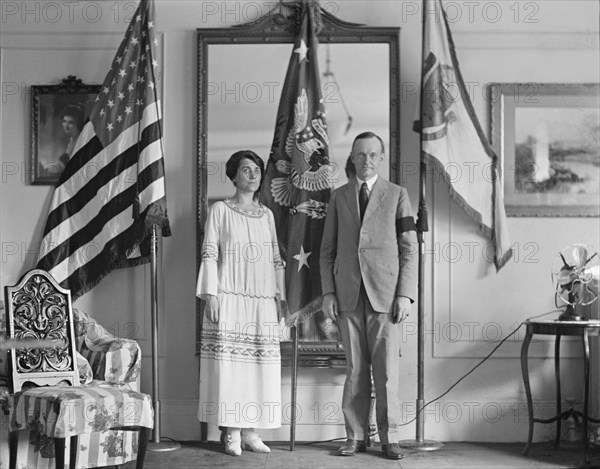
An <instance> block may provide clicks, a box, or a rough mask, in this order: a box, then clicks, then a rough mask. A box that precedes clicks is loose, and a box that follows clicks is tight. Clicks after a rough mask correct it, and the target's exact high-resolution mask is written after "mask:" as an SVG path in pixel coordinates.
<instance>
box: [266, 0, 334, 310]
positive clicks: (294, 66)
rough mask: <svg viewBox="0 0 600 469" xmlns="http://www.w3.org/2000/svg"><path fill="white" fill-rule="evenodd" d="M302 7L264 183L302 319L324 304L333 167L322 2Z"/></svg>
mask: <svg viewBox="0 0 600 469" xmlns="http://www.w3.org/2000/svg"><path fill="white" fill-rule="evenodd" d="M301 8H302V12H301V22H300V29H299V32H298V34H297V37H296V40H295V42H294V49H293V52H292V56H291V58H290V62H289V65H288V69H287V74H286V77H285V82H284V85H283V89H282V94H281V99H280V102H279V108H278V111H277V122H276V126H275V135H274V137H273V144H272V146H271V153H270V157H269V162H268V164H267V169H266V173H265V178H264V181H263V184H262V188H261V201H262V202H263V203H264V204H265V205H266V206H267V207H269V208H270V209H271V210H272V211H273V214H274V215H275V221H276V225H277V237H278V241H279V246H280V249H281V251H282V257H283V258H284V259H285V260H286V289H287V292H286V293H287V300H288V308H289V312H290V313H291V318H293V320H296V319H297V320H299V321H302V320H303V319H304V318H306V317H307V316H309V315H310V314H312V313H315V312H316V311H318V310H319V309H320V308H321V277H320V273H319V251H320V249H321V235H322V233H323V226H324V224H325V215H326V214H327V203H328V202H329V196H330V193H331V188H332V177H331V176H332V172H333V168H332V166H331V163H330V160H329V140H328V138H327V122H326V117H325V107H324V105H323V97H322V92H321V82H320V78H319V65H318V62H317V46H318V39H317V34H316V29H317V26H316V23H317V22H318V20H319V18H320V17H319V4H318V2H302V5H301ZM288 319H289V318H288Z"/></svg>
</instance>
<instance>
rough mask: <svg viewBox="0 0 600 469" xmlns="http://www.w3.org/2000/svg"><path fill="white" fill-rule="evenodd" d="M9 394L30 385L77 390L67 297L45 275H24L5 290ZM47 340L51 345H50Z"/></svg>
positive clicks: (52, 280) (66, 294)
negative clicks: (9, 344)
mask: <svg viewBox="0 0 600 469" xmlns="http://www.w3.org/2000/svg"><path fill="white" fill-rule="evenodd" d="M5 299H6V301H5V308H6V312H7V325H8V337H9V340H10V339H14V340H13V342H17V343H13V346H12V347H11V349H10V355H11V358H10V364H11V369H12V373H11V374H12V385H13V386H12V388H13V392H17V391H19V390H21V388H22V387H23V384H25V383H27V382H31V383H33V384H35V385H38V386H54V385H57V384H58V383H61V382H63V381H64V382H67V383H69V384H70V385H71V386H79V374H78V370H77V359H76V352H75V339H74V337H75V334H74V330H73V310H72V307H71V293H70V291H69V290H66V289H64V288H62V287H61V286H60V285H59V284H58V283H57V282H56V280H54V278H53V277H52V276H51V275H50V274H49V273H48V272H46V271H44V270H39V269H34V270H30V271H29V272H27V273H26V274H25V275H24V276H23V278H21V280H20V281H19V283H18V284H17V285H15V286H7V287H5ZM49 341H50V344H48V342H49Z"/></svg>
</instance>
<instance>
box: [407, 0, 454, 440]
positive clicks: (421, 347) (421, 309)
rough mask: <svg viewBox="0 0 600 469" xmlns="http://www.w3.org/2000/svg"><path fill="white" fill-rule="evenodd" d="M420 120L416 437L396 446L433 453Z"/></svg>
mask: <svg viewBox="0 0 600 469" xmlns="http://www.w3.org/2000/svg"><path fill="white" fill-rule="evenodd" d="M425 5H426V1H425V0H423V2H422V10H423V11H422V31H421V35H422V36H421V37H422V46H421V47H422V51H423V53H422V56H423V57H422V59H421V96H420V100H421V102H420V110H421V116H422V112H423V109H424V106H423V105H424V96H425V93H424V90H423V86H424V83H423V78H424V77H423V74H424V71H423V68H424V67H423V64H424V59H425V57H424V55H425V19H426V14H427V12H426V6H425ZM422 133H423V120H422V117H421V118H420V135H419V158H420V166H419V209H418V211H417V224H416V225H417V243H418V247H419V270H418V277H417V278H418V280H417V301H418V304H417V401H416V432H415V433H416V437H415V439H414V440H402V441H400V442H399V445H400V446H401V447H403V448H409V449H414V450H419V451H435V450H438V449H440V448H442V447H443V446H444V444H443V443H440V442H438V441H433V440H425V439H424V433H425V413H424V410H425V393H424V389H425V236H424V235H423V233H425V232H426V231H429V226H428V222H427V203H426V197H425V196H426V192H427V186H426V175H427V164H426V163H425V160H424V159H423V138H422Z"/></svg>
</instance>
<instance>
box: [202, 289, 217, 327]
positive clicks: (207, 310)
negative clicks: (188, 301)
mask: <svg viewBox="0 0 600 469" xmlns="http://www.w3.org/2000/svg"><path fill="white" fill-rule="evenodd" d="M204 316H206V317H207V318H208V319H209V320H210V321H212V322H214V323H217V322H219V301H218V300H217V297H216V296H215V295H210V296H209V297H208V299H207V300H206V305H204Z"/></svg>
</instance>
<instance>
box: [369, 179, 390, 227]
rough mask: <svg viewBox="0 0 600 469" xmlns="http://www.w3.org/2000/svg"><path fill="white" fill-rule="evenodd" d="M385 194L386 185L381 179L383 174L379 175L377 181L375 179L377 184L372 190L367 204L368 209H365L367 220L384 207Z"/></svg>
mask: <svg viewBox="0 0 600 469" xmlns="http://www.w3.org/2000/svg"><path fill="white" fill-rule="evenodd" d="M385 195H386V185H385V183H384V182H383V180H382V179H381V176H379V177H378V178H377V181H375V184H373V189H372V190H371V195H370V196H369V203H368V204H367V210H366V211H365V218H364V219H365V220H367V219H368V218H369V217H370V216H371V215H373V214H374V213H375V212H376V211H377V210H379V209H380V208H381V207H382V205H383V199H384V198H385Z"/></svg>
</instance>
